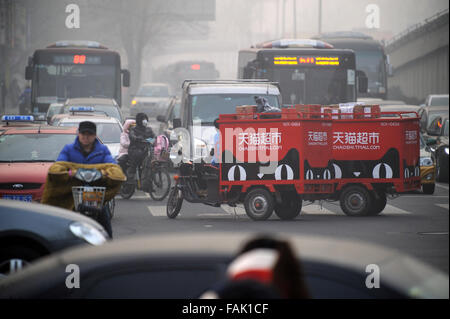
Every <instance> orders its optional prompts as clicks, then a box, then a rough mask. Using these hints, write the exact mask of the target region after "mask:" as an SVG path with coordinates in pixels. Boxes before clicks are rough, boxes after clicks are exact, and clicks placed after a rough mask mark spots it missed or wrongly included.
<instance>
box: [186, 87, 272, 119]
mask: <svg viewBox="0 0 450 319" xmlns="http://www.w3.org/2000/svg"><path fill="white" fill-rule="evenodd" d="M255 95H258V94H201V95H200V94H199V95H193V96H191V109H192V120H193V121H201V123H202V125H213V123H214V120H215V119H217V118H218V117H219V114H233V113H236V106H239V105H256V103H255V99H254V96H255ZM258 96H262V97H264V98H266V99H267V101H268V103H269V105H271V106H274V107H279V103H278V97H277V96H276V95H258Z"/></svg>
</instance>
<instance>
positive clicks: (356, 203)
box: [340, 185, 372, 216]
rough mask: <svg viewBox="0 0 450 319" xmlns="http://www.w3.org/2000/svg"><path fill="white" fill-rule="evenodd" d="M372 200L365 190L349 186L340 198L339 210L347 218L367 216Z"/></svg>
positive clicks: (358, 186) (360, 187)
mask: <svg viewBox="0 0 450 319" xmlns="http://www.w3.org/2000/svg"><path fill="white" fill-rule="evenodd" d="M371 203H372V198H371V196H370V194H369V192H368V191H367V189H366V188H364V187H363V186H360V185H351V186H348V187H347V188H345V189H344V190H343V191H342V193H341V196H340V204H341V209H342V210H343V211H344V213H345V214H346V215H348V216H365V215H368V214H369V208H370V206H371Z"/></svg>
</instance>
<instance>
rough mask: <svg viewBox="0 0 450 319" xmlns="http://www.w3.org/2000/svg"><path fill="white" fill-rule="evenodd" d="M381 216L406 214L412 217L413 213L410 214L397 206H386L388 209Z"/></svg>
mask: <svg viewBox="0 0 450 319" xmlns="http://www.w3.org/2000/svg"><path fill="white" fill-rule="evenodd" d="M380 214H384V215H405V214H409V215H411V214H412V213H411V212H408V211H406V210H404V209H401V208H397V207H395V206H392V205H389V204H387V205H386V208H385V209H384V210H383V211H382V212H381V213H380Z"/></svg>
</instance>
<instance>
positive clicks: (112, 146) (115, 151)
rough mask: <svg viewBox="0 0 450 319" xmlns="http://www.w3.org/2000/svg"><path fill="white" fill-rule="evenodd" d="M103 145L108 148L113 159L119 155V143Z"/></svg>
mask: <svg viewBox="0 0 450 319" xmlns="http://www.w3.org/2000/svg"><path fill="white" fill-rule="evenodd" d="M105 145H106V146H107V147H108V149H109V151H110V152H111V155H112V157H113V158H114V157H116V156H117V155H119V148H120V143H105Z"/></svg>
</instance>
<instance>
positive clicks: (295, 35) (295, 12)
mask: <svg viewBox="0 0 450 319" xmlns="http://www.w3.org/2000/svg"><path fill="white" fill-rule="evenodd" d="M292 1H293V2H294V10H292V11H293V12H294V39H296V38H297V19H296V16H297V0H292Z"/></svg>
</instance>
